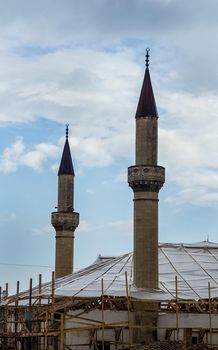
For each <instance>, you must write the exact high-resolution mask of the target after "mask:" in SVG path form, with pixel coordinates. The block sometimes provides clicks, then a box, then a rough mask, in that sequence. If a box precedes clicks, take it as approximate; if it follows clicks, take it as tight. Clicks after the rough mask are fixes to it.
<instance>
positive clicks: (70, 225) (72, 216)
mask: <svg viewBox="0 0 218 350" xmlns="http://www.w3.org/2000/svg"><path fill="white" fill-rule="evenodd" d="M51 223H52V225H53V226H54V228H55V230H56V231H67V230H69V231H74V230H75V229H76V228H77V226H78V225H79V213H76V212H53V213H52V214H51Z"/></svg>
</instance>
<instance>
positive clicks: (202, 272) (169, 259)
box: [20, 242, 218, 300]
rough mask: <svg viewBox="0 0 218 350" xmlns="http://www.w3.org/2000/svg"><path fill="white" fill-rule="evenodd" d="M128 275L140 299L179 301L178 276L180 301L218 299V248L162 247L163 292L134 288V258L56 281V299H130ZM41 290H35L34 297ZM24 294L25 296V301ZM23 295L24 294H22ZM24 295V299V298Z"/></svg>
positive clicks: (108, 261) (101, 263) (102, 262)
mask: <svg viewBox="0 0 218 350" xmlns="http://www.w3.org/2000/svg"><path fill="white" fill-rule="evenodd" d="M125 272H127V279H128V291H129V295H130V296H132V297H135V298H139V299H155V300H170V299H174V298H175V297H176V287H175V276H177V278H178V297H179V298H181V299H195V300H196V299H203V298H208V282H210V286H211V297H212V298H213V297H218V244H216V243H211V242H200V243H195V244H167V243H163V244H159V288H160V289H159V290H144V289H143V290H141V289H137V288H135V287H134V286H133V281H132V278H133V254H132V253H130V254H125V255H122V256H119V257H111V258H109V257H107V258H106V257H105V258H104V257H101V256H99V258H98V259H97V260H96V261H95V262H94V263H93V264H92V265H90V266H89V267H87V268H85V269H82V270H80V271H79V272H76V273H73V274H71V275H68V276H66V277H62V278H59V279H57V280H56V283H55V295H56V296H71V297H78V298H89V297H90V298H91V297H98V296H101V294H102V290H101V284H102V280H103V289H104V295H110V296H126V278H125ZM37 291H38V288H34V290H33V296H34V294H35V295H36V294H37ZM25 294H26V295H28V293H23V296H24V297H25ZM50 294H51V283H46V284H44V285H43V286H42V293H41V295H42V296H43V295H44V296H46V295H50ZM21 295H22V294H21ZM21 295H20V296H21Z"/></svg>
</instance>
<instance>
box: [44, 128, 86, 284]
mask: <svg viewBox="0 0 218 350" xmlns="http://www.w3.org/2000/svg"><path fill="white" fill-rule="evenodd" d="M74 176H75V174H74V169H73V163H72V159H71V153H70V147H69V142H68V125H67V128H66V141H65V145H64V150H63V154H62V158H61V163H60V167H59V171H58V207H57V212H53V213H52V217H51V219H52V225H53V226H54V228H55V231H56V252H55V277H56V278H59V277H63V276H66V275H68V274H70V273H72V272H73V257H74V231H75V229H76V228H77V226H78V224H79V214H78V213H76V212H74Z"/></svg>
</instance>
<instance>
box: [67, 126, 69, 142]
mask: <svg viewBox="0 0 218 350" xmlns="http://www.w3.org/2000/svg"><path fill="white" fill-rule="evenodd" d="M68 135H69V124H66V139H68Z"/></svg>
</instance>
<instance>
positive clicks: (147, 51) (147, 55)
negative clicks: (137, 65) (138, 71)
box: [145, 47, 150, 68]
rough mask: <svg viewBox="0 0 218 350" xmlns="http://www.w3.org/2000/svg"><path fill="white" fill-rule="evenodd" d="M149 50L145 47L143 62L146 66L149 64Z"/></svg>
mask: <svg viewBox="0 0 218 350" xmlns="http://www.w3.org/2000/svg"><path fill="white" fill-rule="evenodd" d="M149 51H150V49H149V47H147V48H146V56H145V57H146V60H145V63H146V68H148V66H149Z"/></svg>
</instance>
